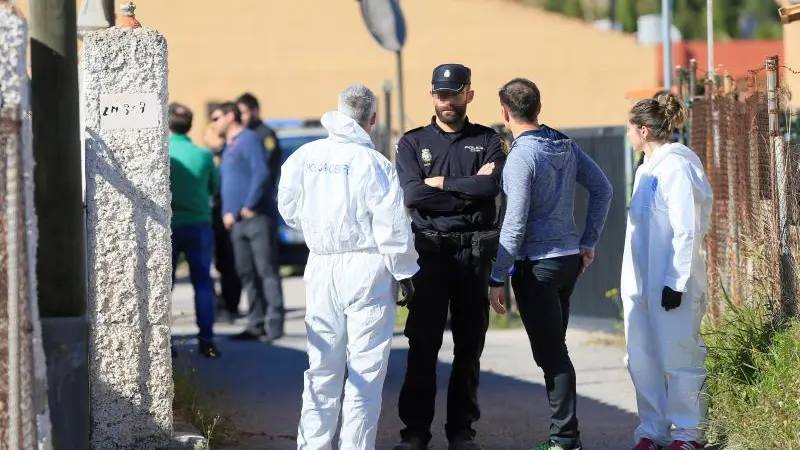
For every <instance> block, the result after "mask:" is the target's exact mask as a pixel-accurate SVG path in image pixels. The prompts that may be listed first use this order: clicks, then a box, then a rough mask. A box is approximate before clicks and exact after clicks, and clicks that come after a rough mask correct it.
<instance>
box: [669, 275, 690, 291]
mask: <svg viewBox="0 0 800 450" xmlns="http://www.w3.org/2000/svg"><path fill="white" fill-rule="evenodd" d="M687 283H688V279H686V278H681V279H677V278H672V277H666V278H665V279H664V286H666V287H668V288H670V289H672V290H673V291H675V292H686V285H687Z"/></svg>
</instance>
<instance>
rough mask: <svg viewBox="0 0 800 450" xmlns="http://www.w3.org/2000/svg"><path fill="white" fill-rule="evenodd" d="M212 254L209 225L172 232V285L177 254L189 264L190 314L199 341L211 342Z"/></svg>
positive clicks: (212, 319) (212, 320)
mask: <svg viewBox="0 0 800 450" xmlns="http://www.w3.org/2000/svg"><path fill="white" fill-rule="evenodd" d="M213 250H214V232H213V230H212V228H211V224H210V223H199V224H194V225H184V226H181V227H176V228H173V229H172V284H173V285H174V284H175V266H177V265H178V258H179V257H180V255H181V253H183V254H184V255H185V256H186V262H187V263H188V264H189V278H190V279H191V281H192V287H194V313H195V316H196V318H197V328H199V329H200V334H199V337H200V339H204V340H209V341H210V340H212V339H213V338H214V282H213V280H212V279H211V258H212V255H213Z"/></svg>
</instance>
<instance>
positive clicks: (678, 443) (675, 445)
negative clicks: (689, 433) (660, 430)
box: [664, 441, 706, 450]
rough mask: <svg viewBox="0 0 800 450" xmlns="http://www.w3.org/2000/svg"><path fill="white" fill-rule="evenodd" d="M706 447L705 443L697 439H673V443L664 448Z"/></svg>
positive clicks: (701, 448)
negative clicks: (698, 441)
mask: <svg viewBox="0 0 800 450" xmlns="http://www.w3.org/2000/svg"><path fill="white" fill-rule="evenodd" d="M705 448H706V446H705V445H702V444H698V443H697V442H695V441H691V442H686V441H672V444H669V446H667V448H665V449H664V450H703V449H705Z"/></svg>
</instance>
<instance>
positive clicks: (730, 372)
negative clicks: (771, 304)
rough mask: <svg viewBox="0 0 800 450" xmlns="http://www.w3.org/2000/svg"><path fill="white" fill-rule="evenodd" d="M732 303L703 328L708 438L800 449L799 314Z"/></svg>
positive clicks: (737, 449)
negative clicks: (776, 315)
mask: <svg viewBox="0 0 800 450" xmlns="http://www.w3.org/2000/svg"><path fill="white" fill-rule="evenodd" d="M728 306H729V309H728V311H727V313H726V314H725V315H724V316H723V317H722V318H721V319H720V320H719V321H718V322H717V323H709V324H706V327H705V333H704V334H705V336H704V337H705V340H706V344H707V346H708V351H709V352H708V360H707V367H708V380H707V384H706V389H707V395H708V398H709V412H708V433H707V434H708V438H709V440H710V441H711V442H715V443H718V444H721V445H722V446H723V447H724V448H726V449H727V450H768V449H769V450H772V449H777V448H780V449H782V450H797V449H800V320H798V319H797V318H794V319H789V320H788V321H785V322H783V323H774V322H773V320H772V319H771V316H770V314H769V312H768V309H767V308H765V307H762V306H758V305H756V306H753V305H748V306H733V305H732V304H730V303H729V305H728Z"/></svg>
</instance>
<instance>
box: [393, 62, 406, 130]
mask: <svg viewBox="0 0 800 450" xmlns="http://www.w3.org/2000/svg"><path fill="white" fill-rule="evenodd" d="M395 54H396V55H397V105H398V107H399V108H400V119H399V122H398V124H399V125H398V132H399V134H400V135H401V136H402V135H403V133H405V132H406V104H405V99H404V92H405V91H404V89H403V51H402V50H398V51H397V52H396V53H395Z"/></svg>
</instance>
